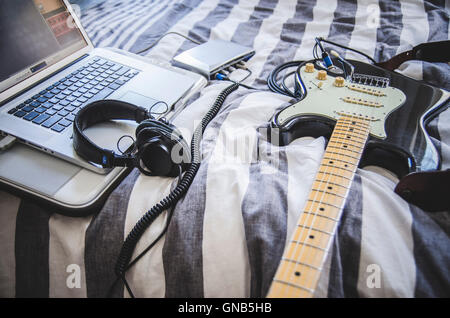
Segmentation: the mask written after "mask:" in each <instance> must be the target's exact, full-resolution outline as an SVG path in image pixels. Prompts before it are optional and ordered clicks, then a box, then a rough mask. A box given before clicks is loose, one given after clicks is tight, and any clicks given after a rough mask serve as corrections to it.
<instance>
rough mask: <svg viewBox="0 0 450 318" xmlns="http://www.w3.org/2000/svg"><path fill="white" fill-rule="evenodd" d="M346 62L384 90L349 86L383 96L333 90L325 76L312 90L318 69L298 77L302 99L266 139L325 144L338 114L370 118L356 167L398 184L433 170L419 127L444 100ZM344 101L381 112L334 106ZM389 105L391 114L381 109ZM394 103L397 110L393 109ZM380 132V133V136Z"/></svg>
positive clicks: (407, 81)
mask: <svg viewBox="0 0 450 318" xmlns="http://www.w3.org/2000/svg"><path fill="white" fill-rule="evenodd" d="M350 62H351V63H352V64H353V65H354V66H355V73H358V74H368V75H370V76H376V77H380V78H384V79H387V80H388V82H389V87H386V88H383V87H379V88H377V87H376V86H373V85H362V84H357V83H354V84H355V85H357V86H358V87H362V88H367V87H371V88H373V89H374V90H379V91H382V92H384V91H386V92H387V93H386V96H375V95H371V94H367V93H364V92H357V91H351V90H349V89H348V88H346V87H339V88H337V87H335V86H334V85H333V81H334V78H333V77H332V76H330V75H328V77H327V80H326V81H324V84H323V86H322V87H321V88H319V87H317V86H316V85H317V83H318V82H319V81H318V80H317V78H316V75H315V74H316V73H317V71H318V69H316V71H315V72H314V74H307V73H302V78H303V80H304V82H305V85H306V87H307V89H308V94H307V96H306V97H305V98H304V99H303V100H301V101H300V102H298V103H295V104H293V105H290V106H288V107H286V108H285V109H282V110H281V111H280V112H278V113H277V114H275V116H274V117H273V120H272V123H271V128H277V129H276V130H274V129H272V131H273V133H272V136H275V138H279V141H280V143H281V145H287V144H289V143H290V142H291V141H292V140H294V139H296V138H299V137H304V136H312V137H319V136H324V137H326V138H329V136H330V135H331V133H332V131H333V128H334V124H335V122H336V119H337V118H338V117H339V114H338V113H340V112H344V113H352V114H354V115H359V114H361V115H363V116H364V115H369V116H372V115H373V116H375V117H377V118H376V119H377V121H373V123H372V126H376V128H372V131H371V133H370V136H369V140H368V141H367V144H366V146H365V150H364V153H363V155H362V158H361V161H360V164H359V166H360V167H364V166H368V165H376V166H380V167H383V168H386V169H388V170H389V171H391V172H393V173H395V174H396V175H397V176H398V177H399V178H402V177H404V176H405V175H407V174H409V173H412V172H421V171H431V170H436V169H438V168H439V167H440V160H439V155H438V153H437V151H436V149H435V147H434V145H433V143H432V142H431V140H430V138H429V136H428V133H427V132H426V130H425V126H426V124H427V123H428V122H429V121H430V120H431V119H433V118H434V117H435V116H436V115H437V114H439V113H440V111H442V110H443V109H445V106H446V104H448V99H449V94H448V93H447V92H445V91H443V90H441V89H438V88H435V87H432V86H430V85H427V84H424V83H421V82H419V81H416V80H413V79H411V78H408V77H406V76H403V75H401V74H399V73H395V72H391V71H387V70H385V69H382V68H380V67H377V66H373V65H370V64H366V63H362V62H358V61H350ZM304 75H305V76H304ZM308 75H309V76H308ZM311 75H312V76H311ZM315 84H316V85H315ZM352 84H353V83H346V84H345V85H346V86H348V85H352ZM369 89H370V88H369ZM333 91H334V93H333ZM336 91H337V92H336ZM399 92H401V93H403V97H402V100H401V101H400V98H401V97H400V96H399V95H402V94H401V93H399ZM347 96H351V97H352V98H358V99H359V98H361V99H363V100H366V101H374V102H377V103H379V104H380V105H382V106H381V107H373V106H364V105H358V104H351V103H345V102H342V100H339V99H342V98H345V97H347ZM389 102H390V103H391V104H390V106H391V108H388V109H386V107H387V106H389V105H386V104H389ZM397 102H398V103H400V104H398V105H395V104H396V103H397ZM392 108H393V109H392ZM326 109H328V110H326ZM330 110H331V112H330ZM333 112H334V113H333ZM384 113H385V114H384ZM374 130H377V131H374ZM381 130H384V133H382V132H381ZM277 134H278V136H277Z"/></svg>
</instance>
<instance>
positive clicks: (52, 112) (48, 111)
mask: <svg viewBox="0 0 450 318" xmlns="http://www.w3.org/2000/svg"><path fill="white" fill-rule="evenodd" d="M45 113H46V114H49V115H50V116H52V115H54V114H56V110H54V109H47V111H46V112H45Z"/></svg>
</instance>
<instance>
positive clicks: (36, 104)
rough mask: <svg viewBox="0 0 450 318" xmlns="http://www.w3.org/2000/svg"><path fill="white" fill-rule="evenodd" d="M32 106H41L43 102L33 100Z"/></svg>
mask: <svg viewBox="0 0 450 318" xmlns="http://www.w3.org/2000/svg"><path fill="white" fill-rule="evenodd" d="M30 106H31V107H39V106H41V103H40V102H37V101H33V102H31V103H30Z"/></svg>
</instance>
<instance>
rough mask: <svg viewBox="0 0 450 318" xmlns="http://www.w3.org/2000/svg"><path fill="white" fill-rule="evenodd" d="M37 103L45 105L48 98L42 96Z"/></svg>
mask: <svg viewBox="0 0 450 318" xmlns="http://www.w3.org/2000/svg"><path fill="white" fill-rule="evenodd" d="M36 101H38V102H39V103H45V102H46V101H47V98H45V97H43V96H41V97H39V98H38V99H36Z"/></svg>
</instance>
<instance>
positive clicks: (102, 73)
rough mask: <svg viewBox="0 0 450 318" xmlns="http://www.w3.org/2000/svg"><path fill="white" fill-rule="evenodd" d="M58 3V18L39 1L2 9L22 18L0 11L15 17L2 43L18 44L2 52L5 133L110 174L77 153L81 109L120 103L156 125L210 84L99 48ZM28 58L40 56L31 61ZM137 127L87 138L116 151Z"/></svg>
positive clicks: (0, 124) (19, 1)
mask: <svg viewBox="0 0 450 318" xmlns="http://www.w3.org/2000/svg"><path fill="white" fill-rule="evenodd" d="M58 1H59V5H60V7H59V8H57V9H56V10H53V11H49V10H50V9H54V8H45V7H44V8H43V7H39V6H37V5H36V4H35V2H34V1H32V0H14V1H3V3H9V5H10V6H15V8H17V10H19V11H20V13H21V14H17V13H18V12H17V10H10V11H11V12H5V10H4V8H0V11H3V12H5V13H4V15H5V14H6V15H7V16H8V17H9V18H8V19H7V17H6V16H5V17H3V16H2V17H0V20H2V21H3V22H0V23H1V24H4V25H3V26H2V27H3V31H1V32H2V34H1V36H2V37H3V38H6V41H5V39H4V42H7V43H11V47H9V48H7V47H3V48H0V58H1V61H0V64H1V65H0V66H1V67H0V68H2V69H3V71H0V133H1V134H2V135H12V136H15V137H16V138H17V139H18V140H19V141H21V142H22V143H25V144H28V145H31V146H33V147H34V148H37V149H39V150H42V151H45V152H47V153H49V154H51V155H53V156H56V157H59V158H62V159H64V160H67V161H69V162H71V163H75V164H77V165H79V166H81V167H84V168H87V169H89V170H92V171H94V172H97V173H106V172H107V171H106V170H105V169H103V168H101V167H99V166H96V165H94V164H92V163H88V162H86V161H84V160H83V159H81V158H79V157H78V156H77V155H76V153H75V152H74V150H73V147H72V141H71V137H72V125H71V121H72V120H73V118H74V116H75V115H76V113H77V109H80V108H81V107H83V106H85V105H86V104H88V103H90V102H92V101H95V100H98V99H118V100H123V101H127V102H130V103H132V104H136V105H139V106H142V107H146V108H148V109H150V108H151V111H152V112H154V113H155V114H158V116H155V117H161V116H165V115H166V114H167V113H168V112H169V111H173V110H174V109H177V108H178V107H180V108H181V107H182V105H183V103H184V101H186V99H187V98H189V97H190V96H191V95H193V94H194V93H195V92H197V91H198V90H200V89H201V88H202V87H204V86H205V85H206V80H205V78H203V77H202V76H200V75H198V74H196V73H192V72H189V71H186V70H183V69H179V68H175V67H173V66H170V65H169V64H168V63H164V64H161V63H156V62H155V61H152V62H150V60H147V59H145V58H142V57H140V56H137V55H134V54H130V53H128V52H124V51H120V50H116V49H104V48H94V47H93V45H92V43H91V41H90V40H89V38H88V36H87V34H86V32H85V31H84V29H83V27H82V26H81V23H80V21H79V20H78V18H77V16H76V14H74V12H73V10H72V8H71V6H70V4H68V2H67V1H66V0H58ZM13 3H15V4H13ZM49 3H55V1H51V2H49ZM20 6H22V7H23V8H22V7H20ZM55 12H56V13H55ZM25 13H27V14H25ZM61 21H62V22H61ZM69 22H70V23H69ZM58 23H59V25H58ZM55 24H56V26H55ZM20 28H21V29H20ZM0 29H1V28H0ZM5 30H7V32H8V34H5V33H4V32H5ZM9 32H12V34H9ZM27 32H28V33H27ZM30 32H31V33H32V36H30ZM33 32H34V33H33ZM33 37H36V38H38V39H39V41H38V42H36V41H37V40H36V39H35V38H33ZM47 42H48V43H47ZM49 46H50V48H49ZM24 50H25V53H24ZM39 50H41V51H39ZM29 52H34V53H33V54H31V55H32V56H28V55H29ZM27 54H28V55H27ZM18 55H19V56H18ZM24 56H25V58H23V57H24ZM24 60H25V61H24ZM4 66H7V67H6V69H5V67H4ZM80 81H82V82H80ZM55 83H56V84H55ZM77 85H78V86H77ZM55 105H56V106H55ZM33 112H34V113H33ZM24 113H25V114H24ZM47 115H48V116H47ZM55 116H58V117H56V119H54V118H55ZM135 126H136V125H135V124H134V125H133V124H130V123H129V122H126V123H125V122H123V121H116V122H112V123H105V124H102V125H98V126H96V127H93V128H92V129H88V131H87V132H86V133H87V135H88V136H89V137H90V138H92V139H93V140H94V141H95V142H97V143H98V144H99V145H100V146H102V147H104V148H109V149H115V150H117V141H118V139H119V138H120V137H121V136H123V135H131V136H133V137H134V129H135ZM121 149H124V148H123V145H122V146H121Z"/></svg>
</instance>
